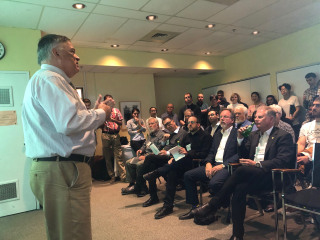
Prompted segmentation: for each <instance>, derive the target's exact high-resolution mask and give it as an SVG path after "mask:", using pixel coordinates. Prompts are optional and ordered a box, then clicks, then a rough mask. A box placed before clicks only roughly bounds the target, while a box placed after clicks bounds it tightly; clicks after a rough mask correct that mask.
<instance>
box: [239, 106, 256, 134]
mask: <svg viewBox="0 0 320 240" xmlns="http://www.w3.org/2000/svg"><path fill="white" fill-rule="evenodd" d="M234 115H235V116H236V124H235V127H236V128H238V129H239V128H241V127H245V126H248V125H251V123H252V122H250V121H249V120H248V119H247V117H248V109H247V108H246V107H244V106H238V107H236V108H235V109H234ZM256 130H257V126H256V125H253V127H252V131H256Z"/></svg>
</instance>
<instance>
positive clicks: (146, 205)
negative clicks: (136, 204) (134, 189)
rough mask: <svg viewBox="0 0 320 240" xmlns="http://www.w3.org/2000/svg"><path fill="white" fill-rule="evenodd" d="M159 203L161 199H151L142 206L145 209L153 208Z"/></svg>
mask: <svg viewBox="0 0 320 240" xmlns="http://www.w3.org/2000/svg"><path fill="white" fill-rule="evenodd" d="M157 203H159V198H158V197H150V198H149V199H148V200H147V201H145V202H144V203H143V204H142V206H143V207H149V206H152V205H154V204H157Z"/></svg>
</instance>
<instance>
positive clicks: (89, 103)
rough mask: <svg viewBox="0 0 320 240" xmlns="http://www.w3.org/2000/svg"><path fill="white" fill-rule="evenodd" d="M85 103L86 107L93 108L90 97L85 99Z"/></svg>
mask: <svg viewBox="0 0 320 240" xmlns="http://www.w3.org/2000/svg"><path fill="white" fill-rule="evenodd" d="M83 102H84V105H86V109H87V110H90V108H91V101H90V99H88V98H85V99H83Z"/></svg>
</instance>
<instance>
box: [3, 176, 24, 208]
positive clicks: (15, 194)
mask: <svg viewBox="0 0 320 240" xmlns="http://www.w3.org/2000/svg"><path fill="white" fill-rule="evenodd" d="M18 182H19V180H18V179H17V180H12V181H8V182H1V183H0V203H3V202H9V201H14V200H18V199H20V196H19V185H18Z"/></svg>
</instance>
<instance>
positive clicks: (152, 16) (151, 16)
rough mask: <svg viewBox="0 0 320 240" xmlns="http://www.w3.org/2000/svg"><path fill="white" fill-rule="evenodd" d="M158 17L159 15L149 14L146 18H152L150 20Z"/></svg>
mask: <svg viewBox="0 0 320 240" xmlns="http://www.w3.org/2000/svg"><path fill="white" fill-rule="evenodd" d="M157 18H158V16H156V15H149V16H147V17H146V19H147V20H150V21H152V20H155V19H157Z"/></svg>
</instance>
